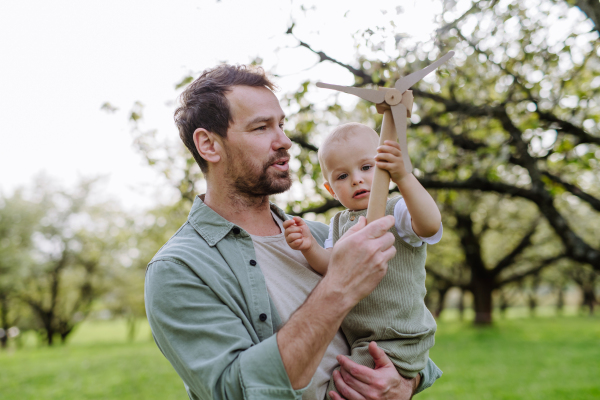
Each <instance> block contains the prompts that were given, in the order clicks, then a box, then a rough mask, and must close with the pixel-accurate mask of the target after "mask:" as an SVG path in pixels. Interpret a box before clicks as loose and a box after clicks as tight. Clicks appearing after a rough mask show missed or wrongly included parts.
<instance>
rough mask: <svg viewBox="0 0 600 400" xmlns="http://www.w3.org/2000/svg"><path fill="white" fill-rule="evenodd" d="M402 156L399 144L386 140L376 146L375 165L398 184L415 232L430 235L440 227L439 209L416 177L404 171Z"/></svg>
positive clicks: (425, 235)
mask: <svg viewBox="0 0 600 400" xmlns="http://www.w3.org/2000/svg"><path fill="white" fill-rule="evenodd" d="M402 156H403V154H402V152H401V151H400V145H399V144H398V143H396V142H392V141H389V140H386V141H385V144H384V145H383V146H379V147H378V148H377V156H376V157H375V160H376V161H377V166H378V167H379V168H381V169H385V170H386V171H388V172H389V173H390V177H391V178H392V181H394V183H395V184H396V185H398V189H400V193H401V194H402V197H404V201H405V202H406V208H408V212H409V213H410V216H411V217H412V227H413V230H414V231H415V233H416V234H417V235H419V236H421V237H431V236H433V235H435V234H436V233H437V231H438V230H439V229H440V224H441V222H442V216H441V214H440V210H439V209H438V207H437V204H435V201H434V200H433V198H432V197H431V195H430V194H429V192H427V190H425V188H424V187H423V186H422V185H421V183H420V182H419V181H418V180H417V178H415V176H414V175H413V174H412V173H409V172H407V171H406V168H404V162H403V161H402Z"/></svg>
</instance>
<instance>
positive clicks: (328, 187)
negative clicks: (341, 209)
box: [323, 182, 337, 200]
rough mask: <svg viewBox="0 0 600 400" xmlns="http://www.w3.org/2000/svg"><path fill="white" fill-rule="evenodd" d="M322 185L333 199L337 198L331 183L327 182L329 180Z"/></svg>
mask: <svg viewBox="0 0 600 400" xmlns="http://www.w3.org/2000/svg"><path fill="white" fill-rule="evenodd" d="M323 186H325V189H327V191H328V192H329V194H330V195H332V196H333V198H334V199H336V200H337V196H336V195H335V193H334V192H333V189H332V188H331V185H330V184H329V182H325V183H324V184H323Z"/></svg>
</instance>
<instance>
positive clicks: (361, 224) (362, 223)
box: [344, 217, 367, 236]
mask: <svg viewBox="0 0 600 400" xmlns="http://www.w3.org/2000/svg"><path fill="white" fill-rule="evenodd" d="M366 225H367V219H366V218H365V217H358V222H357V223H356V224H354V226H353V227H351V228H350V229H348V231H347V232H346V233H345V234H344V236H346V235H348V236H350V235H352V233H355V232H358V231H360V230H361V229H362V228H364V227H365V226H366Z"/></svg>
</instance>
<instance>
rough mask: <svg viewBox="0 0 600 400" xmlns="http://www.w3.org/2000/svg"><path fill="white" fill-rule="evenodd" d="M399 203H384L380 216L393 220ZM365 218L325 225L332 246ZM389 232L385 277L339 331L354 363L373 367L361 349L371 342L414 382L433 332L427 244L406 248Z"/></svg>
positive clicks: (345, 216)
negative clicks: (427, 285) (427, 296)
mask: <svg viewBox="0 0 600 400" xmlns="http://www.w3.org/2000/svg"><path fill="white" fill-rule="evenodd" d="M400 198H401V197H395V198H393V199H391V200H388V202H387V206H386V215H394V207H395V205H396V203H397V202H398V200H399V199H400ZM366 213H367V210H361V211H348V210H346V211H342V212H339V213H337V214H336V215H335V216H334V217H333V219H332V220H331V224H332V225H333V227H332V228H333V243H334V244H335V242H337V240H338V239H339V238H340V237H341V236H342V235H343V234H344V233H345V232H346V231H348V229H350V228H351V227H352V226H353V225H354V224H356V223H357V222H358V217H359V216H365V215H366ZM390 232H392V233H393V234H394V237H395V239H396V241H395V242H394V247H395V248H396V255H395V256H394V257H393V258H392V259H391V260H390V261H389V262H388V271H387V274H386V275H385V277H384V278H383V279H382V280H381V282H380V283H379V285H378V286H377V287H376V288H375V290H373V292H371V294H369V295H368V296H367V297H365V298H364V299H363V300H361V301H360V302H359V303H358V304H357V305H356V306H355V307H354V308H353V309H352V310H351V311H350V313H349V314H348V315H347V316H346V318H345V319H344V322H343V323H342V331H343V332H344V334H345V335H346V338H347V339H348V343H349V344H350V346H351V350H352V354H351V356H350V358H352V359H353V360H354V361H356V362H358V363H360V364H363V365H367V366H369V367H371V368H372V367H373V366H374V363H373V359H372V357H371V356H370V355H369V352H368V350H367V346H368V345H369V342H371V341H372V340H375V341H377V344H378V345H379V347H381V348H382V349H383V350H384V351H385V352H386V353H387V355H388V356H389V357H390V359H391V360H392V361H393V362H394V365H395V366H396V368H397V369H398V370H399V371H400V373H401V374H402V375H404V376H406V377H414V376H416V374H417V373H418V371H421V370H422V369H423V368H425V365H426V363H427V359H428V357H429V349H430V348H431V347H432V346H433V344H434V341H435V339H434V334H435V331H436V323H435V319H434V318H433V316H432V315H431V313H430V312H429V310H428V309H427V307H426V306H425V302H424V301H423V299H424V297H425V293H426V289H425V258H426V256H427V244H426V243H423V244H422V245H421V246H420V247H413V246H411V245H409V244H408V243H406V242H404V240H402V239H401V238H400V236H398V232H397V231H396V227H395V226H394V227H392V228H391V229H390Z"/></svg>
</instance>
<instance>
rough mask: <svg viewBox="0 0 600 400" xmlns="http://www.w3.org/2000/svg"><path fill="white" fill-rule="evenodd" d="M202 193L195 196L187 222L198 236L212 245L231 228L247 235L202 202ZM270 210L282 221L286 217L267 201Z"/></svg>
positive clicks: (286, 217)
mask: <svg viewBox="0 0 600 400" xmlns="http://www.w3.org/2000/svg"><path fill="white" fill-rule="evenodd" d="M203 200H204V195H203V194H202V195H199V196H196V198H195V199H194V204H193V205H192V209H191V210H190V214H189V216H188V222H189V223H190V225H191V226H192V227H193V228H194V229H195V230H196V232H198V234H199V235H200V236H202V238H203V239H204V240H206V243H208V245H209V246H211V247H213V246H214V245H216V244H217V243H218V242H219V241H220V240H221V239H223V238H224V237H225V236H226V235H227V234H228V233H229V232H230V231H231V230H232V229H233V228H239V229H240V231H241V232H243V235H248V233H247V232H246V231H244V230H243V229H242V228H240V227H239V226H237V225H235V224H233V223H231V222H229V221H227V220H226V219H225V218H223V217H221V216H220V215H219V214H217V213H216V212H215V211H214V210H213V209H212V208H210V207H209V206H207V205H206V204H204V201H203ZM269 205H270V207H271V210H272V211H273V212H274V213H275V214H277V216H278V217H279V218H281V220H282V221H285V220H286V219H288V216H287V215H286V214H285V213H284V212H283V210H281V209H280V208H279V207H277V206H276V205H275V204H273V203H271V202H269Z"/></svg>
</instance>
